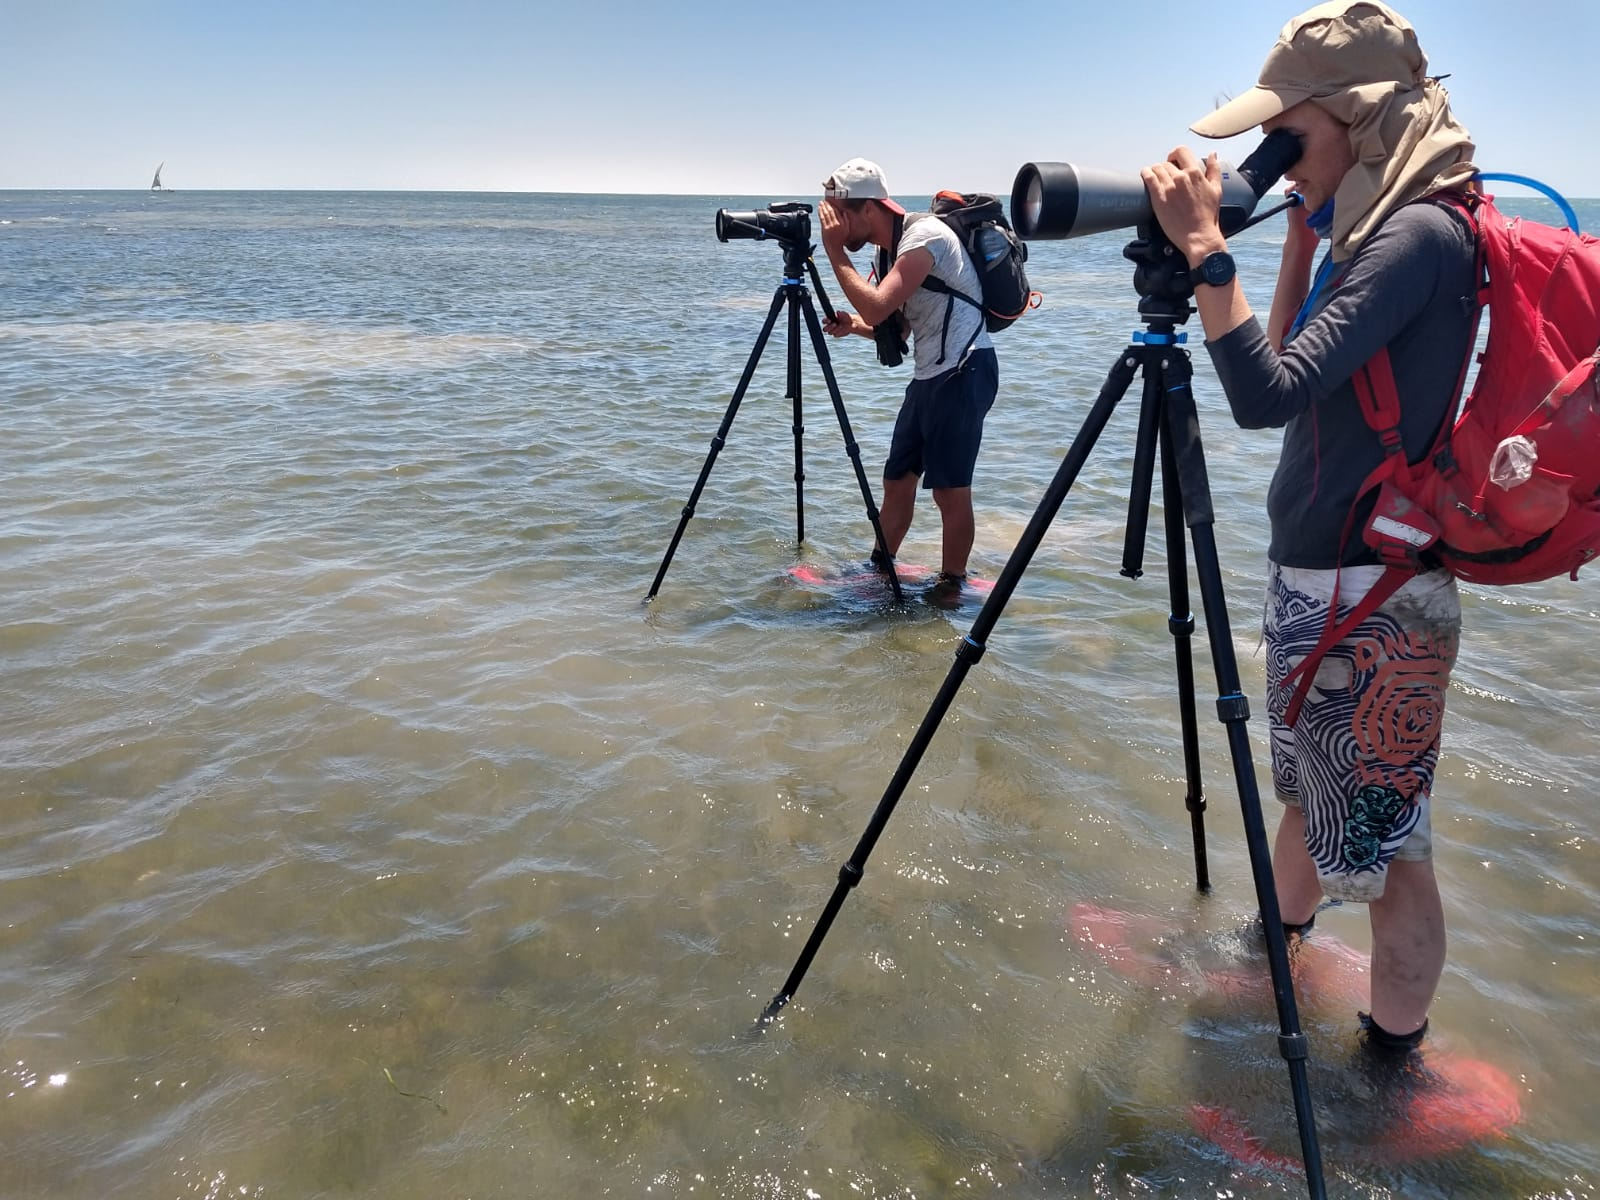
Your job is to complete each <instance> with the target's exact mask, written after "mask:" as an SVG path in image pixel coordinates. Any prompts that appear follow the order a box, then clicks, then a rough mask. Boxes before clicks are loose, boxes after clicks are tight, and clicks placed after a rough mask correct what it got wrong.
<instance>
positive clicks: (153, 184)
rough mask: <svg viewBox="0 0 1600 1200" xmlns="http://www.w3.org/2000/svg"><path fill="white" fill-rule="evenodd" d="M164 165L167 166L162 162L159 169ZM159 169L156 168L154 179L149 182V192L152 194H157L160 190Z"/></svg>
mask: <svg viewBox="0 0 1600 1200" xmlns="http://www.w3.org/2000/svg"><path fill="white" fill-rule="evenodd" d="M166 165H167V164H166V163H164V162H163V163H162V164H161V167H164V166H166ZM161 167H157V168H156V177H155V178H154V179H152V180H151V181H150V190H151V191H152V192H159V191H160V190H161Z"/></svg>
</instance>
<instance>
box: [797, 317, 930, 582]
mask: <svg viewBox="0 0 1600 1200" xmlns="http://www.w3.org/2000/svg"><path fill="white" fill-rule="evenodd" d="M800 307H801V308H802V310H803V311H804V312H805V316H806V328H807V329H808V330H809V331H810V333H811V348H812V351H813V352H814V353H815V354H816V356H817V365H818V366H820V367H821V368H822V378H823V380H824V381H825V382H826V383H827V385H828V396H829V398H830V399H832V401H833V411H834V413H835V414H837V416H838V418H839V432H840V433H841V434H843V435H844V452H845V453H846V454H847V455H849V457H850V465H851V467H853V468H854V469H855V473H856V483H857V484H858V485H859V486H860V488H861V500H862V502H863V503H864V504H866V506H867V520H868V521H869V522H871V524H872V539H873V542H874V544H875V545H876V546H877V547H878V549H879V550H881V551H883V557H884V559H885V561H887V562H888V563H889V586H890V587H892V588H893V589H894V598H895V600H896V601H903V600H904V599H905V595H904V593H903V592H902V591H901V590H900V575H899V573H898V572H897V571H895V569H894V558H893V556H892V555H891V554H890V553H889V543H888V542H887V541H886V540H885V539H884V536H883V522H882V521H881V520H880V518H879V514H878V506H877V504H876V503H874V502H873V499H872V485H871V484H870V483H869V482H867V472H866V469H865V468H864V467H862V465H861V447H860V446H859V445H857V444H856V435H855V433H854V432H853V431H852V430H851V428H850V418H849V417H848V416H846V415H845V411H844V397H842V396H841V395H840V394H839V381H838V380H837V379H836V378H834V374H833V359H832V357H831V356H830V355H829V354H828V341H827V338H826V337H824V336H823V333H822V325H821V324H820V323H819V322H818V321H817V310H816V308H815V307H813V305H812V303H811V294H810V293H809V292H807V291H806V290H805V288H801V289H800Z"/></svg>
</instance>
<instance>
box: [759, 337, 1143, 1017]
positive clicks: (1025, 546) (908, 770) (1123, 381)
mask: <svg viewBox="0 0 1600 1200" xmlns="http://www.w3.org/2000/svg"><path fill="white" fill-rule="evenodd" d="M813 320H815V318H814V317H813ZM1137 366H1138V358H1137V357H1136V356H1135V355H1134V354H1133V353H1132V352H1131V351H1130V352H1128V353H1126V354H1124V355H1123V357H1122V358H1120V359H1119V360H1118V361H1117V363H1116V365H1115V366H1113V367H1112V368H1111V374H1110V375H1109V376H1108V377H1107V378H1106V382H1105V384H1104V385H1103V386H1102V387H1101V389H1100V395H1099V396H1098V397H1097V398H1096V399H1095V402H1094V406H1093V407H1092V408H1091V409H1090V410H1089V415H1088V416H1087V417H1086V418H1085V419H1084V422H1083V427H1082V428H1081V429H1080V430H1079V431H1078V436H1077V437H1075V438H1074V439H1073V440H1072V445H1071V446H1070V447H1068V449H1067V454H1066V457H1065V458H1063V459H1062V460H1061V466H1060V467H1059V468H1057V470H1056V474H1055V478H1054V479H1052V480H1051V481H1050V486H1049V487H1048V488H1046V489H1045V494H1044V497H1043V498H1042V499H1041V500H1040V501H1039V507H1038V508H1037V509H1035V510H1034V514H1033V517H1032V519H1031V520H1030V521H1029V522H1028V527H1027V528H1026V529H1025V530H1023V532H1022V537H1021V538H1020V539H1019V540H1018V542H1017V545H1016V549H1014V550H1012V552H1011V557H1010V558H1009V559H1007V560H1006V565H1005V569H1004V570H1002V571H1001V572H1000V578H999V579H998V580H996V581H995V585H994V591H993V592H991V593H990V594H989V599H988V600H987V601H985V602H984V605H983V609H982V611H981V612H979V613H978V619H977V620H976V621H975V622H973V625H972V629H971V631H970V632H969V633H968V634H967V636H966V637H964V638H963V639H962V640H961V644H960V645H959V646H958V647H957V648H956V661H955V664H954V665H953V666H952V667H951V668H950V672H949V674H948V675H946V676H945V680H944V683H943V684H942V685H940V688H939V692H938V694H937V695H936V696H934V698H933V705H932V707H930V708H929V709H928V712H927V715H926V716H924V717H923V718H922V724H920V725H919V726H917V732H916V733H915V734H914V735H913V736H912V738H911V743H910V745H908V746H907V747H906V752H905V755H904V756H903V757H902V758H901V760H900V766H899V767H898V768H897V769H896V770H895V773H894V777H893V778H892V779H890V780H889V786H888V787H887V788H886V789H885V790H884V793H883V798H882V799H880V800H879V801H878V807H877V808H876V809H874V810H873V813H872V818H871V820H870V821H868V822H867V828H866V832H864V833H863V834H862V835H861V840H860V841H859V842H857V843H856V848H855V851H854V853H852V854H851V855H850V858H849V861H847V862H846V863H845V864H844V866H842V867H840V868H839V882H838V884H837V885H836V886H835V887H834V889H833V894H832V895H831V896H830V897H829V898H828V903H827V905H826V906H825V907H824V908H823V910H822V915H821V916H820V917H819V918H817V924H816V926H815V927H814V928H813V929H812V931H811V936H810V937H809V938H807V939H806V944H805V947H804V948H803V949H802V950H801V951H800V957H799V959H798V960H797V961H796V962H795V965H794V970H792V971H790V972H789V978H788V979H787V980H785V981H784V985H783V990H782V991H780V992H779V993H778V994H777V995H776V996H774V997H773V998H772V1000H771V1002H770V1003H769V1004H768V1005H767V1007H766V1008H765V1009H763V1010H762V1012H761V1017H760V1022H759V1023H760V1024H766V1023H768V1022H770V1021H771V1020H772V1019H773V1018H774V1017H776V1016H777V1015H778V1012H779V1010H781V1009H782V1008H783V1006H784V1005H785V1004H787V1003H789V1001H790V1000H791V999H793V997H794V994H795V992H796V990H798V988H799V987H800V983H801V981H802V980H803V979H804V978H805V974H806V970H807V968H809V967H810V966H811V960H812V959H813V958H815V957H816V954H817V951H818V949H820V948H821V946H822V939H823V938H825V937H827V935H828V930H829V928H830V927H831V926H832V925H833V919H834V918H835V917H836V916H838V914H839V909H840V908H841V907H843V905H844V900H845V897H846V896H847V895H849V893H850V889H851V888H853V887H855V886H856V884H858V883H860V882H861V876H862V873H863V871H864V870H865V868H866V863H867V858H868V856H869V855H870V854H871V853H872V849H873V847H874V846H876V845H877V843H878V838H879V837H880V836H882V834H883V831H884V828H885V827H886V826H887V825H888V824H889V818H890V817H891V816H893V815H894V809H895V805H896V804H898V803H899V802H900V797H901V795H902V794H903V793H904V792H905V789H906V785H907V784H908V783H910V782H911V776H912V775H913V774H914V773H915V772H916V769H917V764H918V763H920V762H921V761H922V755H923V753H924V752H925V751H926V750H927V748H928V743H929V742H931V741H932V740H933V735H934V733H935V732H936V731H937V730H938V728H939V723H940V722H941V721H942V720H944V715H945V713H946V712H947V711H948V710H949V708H950V704H951V702H952V701H953V700H954V699H955V696H956V692H958V691H959V690H960V689H961V684H962V681H963V680H965V679H966V677H967V672H968V671H969V670H970V669H971V668H972V665H973V664H974V663H976V662H977V661H978V660H979V659H980V658H982V657H983V652H984V649H985V646H984V639H985V638H987V637H988V635H989V631H990V630H992V629H993V628H994V625H995V622H996V621H998V620H999V619H1000V613H1001V611H1002V610H1003V609H1004V608H1005V606H1006V602H1007V601H1008V600H1010V599H1011V593H1012V592H1013V591H1014V590H1015V589H1016V586H1017V584H1018V582H1020V581H1021V579H1022V573H1023V572H1024V571H1026V570H1027V569H1028V563H1029V561H1031V560H1032V558H1033V555H1034V551H1036V550H1037V549H1038V548H1039V543H1040V542H1042V541H1043V540H1044V535H1045V533H1046V532H1047V531H1048V530H1049V528H1050V523H1051V522H1052V521H1054V520H1055V516H1056V513H1057V512H1058V511H1059V510H1060V508H1061V504H1062V502H1063V501H1064V500H1066V498H1067V492H1068V490H1069V489H1070V488H1071V487H1072V484H1073V481H1074V480H1076V479H1077V477H1078V472H1080V471H1081V470H1083V464H1084V463H1085V462H1086V461H1088V458H1089V452H1090V451H1091V450H1093V449H1094V444H1095V442H1096V440H1097V439H1098V438H1099V437H1100V434H1101V432H1102V431H1103V430H1104V429H1105V427H1106V422H1107V421H1108V420H1110V419H1111V414H1112V412H1113V411H1114V410H1115V409H1116V407H1117V402H1118V401H1119V400H1121V399H1122V395H1123V393H1124V392H1125V391H1127V388H1128V384H1129V383H1130V382H1131V381H1132V379H1133V375H1134V371H1135V369H1136V368H1137Z"/></svg>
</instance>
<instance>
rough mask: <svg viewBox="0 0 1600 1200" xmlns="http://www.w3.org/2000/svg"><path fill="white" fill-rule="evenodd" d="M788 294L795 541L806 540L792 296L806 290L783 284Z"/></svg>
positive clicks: (797, 344)
mask: <svg viewBox="0 0 1600 1200" xmlns="http://www.w3.org/2000/svg"><path fill="white" fill-rule="evenodd" d="M785 286H786V289H787V290H788V292H789V359H788V363H789V398H790V399H791V400H793V401H794V421H793V423H792V425H791V428H792V430H793V432H794V523H795V533H794V536H795V540H796V541H797V542H803V541H805V540H806V464H805V440H804V434H805V431H806V422H805V413H804V410H803V409H802V408H801V406H800V309H799V306H798V305H796V304H795V297H796V296H800V297H802V298H803V297H804V296H805V294H806V291H805V288H804V287H801V286H797V285H794V284H786V285H785Z"/></svg>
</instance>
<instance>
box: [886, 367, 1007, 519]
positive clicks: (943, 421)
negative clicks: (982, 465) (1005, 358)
mask: <svg viewBox="0 0 1600 1200" xmlns="http://www.w3.org/2000/svg"><path fill="white" fill-rule="evenodd" d="M999 391H1000V361H999V359H997V358H996V357H995V353H994V350H993V348H991V347H984V348H983V349H981V350H974V351H973V352H972V353H971V354H969V355H967V361H966V362H964V363H962V364H961V365H960V366H959V367H955V368H952V369H951V370H949V371H946V372H945V373H944V374H943V375H935V376H934V377H933V378H932V379H913V380H912V381H911V382H910V383H909V384H907V385H906V398H905V400H904V401H903V402H902V403H901V405H900V415H899V416H898V417H896V418H895V422H894V438H893V440H891V441H890V443H889V459H888V461H887V462H885V463H884V464H883V477H884V478H885V479H899V478H901V477H902V476H905V475H921V476H922V486H923V487H925V488H963V487H971V486H972V468H973V467H974V466H975V465H976V463H977V461H978V447H979V445H981V444H982V442H983V418H984V417H986V416H987V415H988V414H989V409H990V408H992V407H993V406H994V398H995V396H996V395H997V394H998V393H999Z"/></svg>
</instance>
